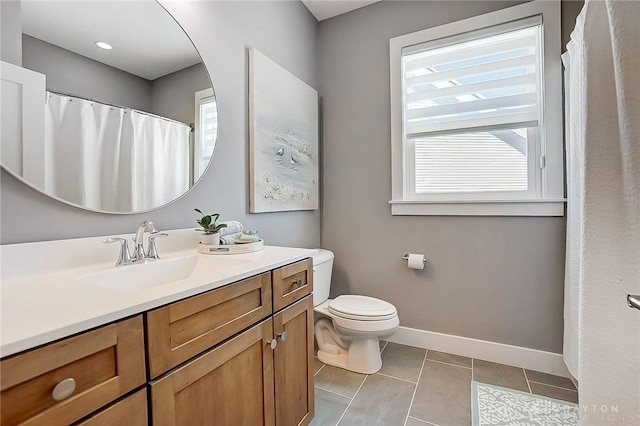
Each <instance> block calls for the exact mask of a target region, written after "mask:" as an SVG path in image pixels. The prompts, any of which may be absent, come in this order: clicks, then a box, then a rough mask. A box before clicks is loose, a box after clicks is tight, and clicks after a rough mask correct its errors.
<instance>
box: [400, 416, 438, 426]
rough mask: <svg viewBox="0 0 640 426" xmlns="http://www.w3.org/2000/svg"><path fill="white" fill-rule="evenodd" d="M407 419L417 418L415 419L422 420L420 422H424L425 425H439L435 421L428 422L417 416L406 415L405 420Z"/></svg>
mask: <svg viewBox="0 0 640 426" xmlns="http://www.w3.org/2000/svg"><path fill="white" fill-rule="evenodd" d="M409 419H413V420H417V421H419V422H422V423H424V424H426V425H432V426H440V425H438V424H436V423H431V422H428V421H426V420H422V419H419V418H417V417H413V416H407V420H409Z"/></svg>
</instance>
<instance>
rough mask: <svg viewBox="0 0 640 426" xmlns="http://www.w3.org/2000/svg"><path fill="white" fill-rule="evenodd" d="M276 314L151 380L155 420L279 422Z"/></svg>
mask: <svg viewBox="0 0 640 426" xmlns="http://www.w3.org/2000/svg"><path fill="white" fill-rule="evenodd" d="M272 336H273V327H272V323H271V319H267V320H265V321H264V322H262V323H260V324H257V325H255V326H253V327H252V328H250V329H248V330H247V331H245V332H243V333H242V334H239V335H238V336H236V337H234V338H233V339H231V340H229V341H227V342H225V343H223V344H222V345H220V346H218V347H216V348H215V349H213V350H211V351H209V352H206V353H205V354H203V355H201V356H199V357H198V358H196V359H194V360H193V361H190V362H188V363H187V364H185V365H184V366H182V367H179V368H177V369H176V370H174V371H172V372H170V373H169V374H167V375H166V376H164V377H162V378H161V379H159V380H156V381H154V382H151V399H150V402H151V421H152V424H153V425H156V426H159V425H163V426H164V425H167V426H174V425H175V426H182V425H189V426H198V425H216V426H239V425H247V426H249V425H251V426H254V425H268V426H272V425H273V424H274V401H273V350H272V349H271V347H270V342H271V339H272Z"/></svg>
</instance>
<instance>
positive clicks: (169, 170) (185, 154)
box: [45, 93, 190, 212]
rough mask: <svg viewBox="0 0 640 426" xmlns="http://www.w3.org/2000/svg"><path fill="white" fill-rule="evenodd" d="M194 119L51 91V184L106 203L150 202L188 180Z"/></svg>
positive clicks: (80, 199) (112, 207) (78, 199)
mask: <svg viewBox="0 0 640 426" xmlns="http://www.w3.org/2000/svg"><path fill="white" fill-rule="evenodd" d="M189 133H190V129H189V127H188V126H186V125H184V124H181V123H178V122H174V121H170V120H166V119H163V118H160V117H155V116H150V115H147V114H142V113H139V112H137V111H134V110H130V109H124V108H118V107H113V106H109V105H104V104H101V103H99V102H93V101H89V100H84V99H80V98H76V97H69V96H62V95H57V94H55V93H48V95H47V104H46V108H45V191H47V192H48V193H51V194H54V195H56V196H58V197H60V198H62V199H64V200H67V201H70V202H72V203H75V204H78V205H81V206H84V207H87V208H90V209H94V210H101V211H110V212H130V211H142V210H148V209H150V208H153V207H157V206H160V205H162V204H165V203H167V202H169V201H171V200H173V199H175V198H176V197H178V196H180V195H182V194H183V193H184V192H185V191H186V190H187V189H188V188H189Z"/></svg>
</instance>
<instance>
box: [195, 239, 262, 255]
mask: <svg viewBox="0 0 640 426" xmlns="http://www.w3.org/2000/svg"><path fill="white" fill-rule="evenodd" d="M263 248H264V240H260V241H256V242H255V243H244V244H226V245H210V244H202V243H198V253H202V254H217V255H221V254H227V255H228V254H243V253H252V252H254V251H260V250H262V249H263Z"/></svg>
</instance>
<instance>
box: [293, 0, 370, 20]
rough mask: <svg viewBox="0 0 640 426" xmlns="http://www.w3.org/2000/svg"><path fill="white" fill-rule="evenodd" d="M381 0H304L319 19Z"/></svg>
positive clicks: (331, 16)
mask: <svg viewBox="0 0 640 426" xmlns="http://www.w3.org/2000/svg"><path fill="white" fill-rule="evenodd" d="M378 1H380V0H373V1H363V0H302V3H304V5H305V6H307V9H309V11H310V12H311V13H312V14H313V16H315V17H316V19H317V20H318V21H322V20H324V19H329V18H333V17H334V16H338V15H342V14H343V13H347V12H351V11H352V10H355V9H360V8H361V7H365V6H368V5H370V4H372V3H377V2H378Z"/></svg>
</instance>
